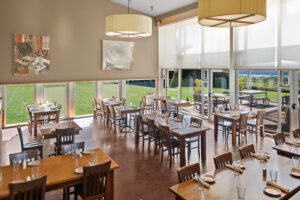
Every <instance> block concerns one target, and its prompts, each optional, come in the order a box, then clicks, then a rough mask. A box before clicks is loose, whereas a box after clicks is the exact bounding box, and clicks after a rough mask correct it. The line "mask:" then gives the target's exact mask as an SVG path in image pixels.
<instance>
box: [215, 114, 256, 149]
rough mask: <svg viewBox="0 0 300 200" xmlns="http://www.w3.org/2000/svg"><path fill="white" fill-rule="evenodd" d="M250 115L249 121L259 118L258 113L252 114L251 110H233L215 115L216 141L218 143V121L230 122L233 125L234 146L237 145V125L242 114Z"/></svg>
mask: <svg viewBox="0 0 300 200" xmlns="http://www.w3.org/2000/svg"><path fill="white" fill-rule="evenodd" d="M243 113H248V114H249V115H248V120H252V119H255V118H256V116H257V113H256V112H251V111H249V110H242V109H241V110H233V111H225V112H218V113H215V114H214V137H215V141H218V121H219V120H223V121H228V122H231V123H232V145H236V134H237V133H236V132H237V131H236V129H237V123H238V121H239V119H240V114H243Z"/></svg>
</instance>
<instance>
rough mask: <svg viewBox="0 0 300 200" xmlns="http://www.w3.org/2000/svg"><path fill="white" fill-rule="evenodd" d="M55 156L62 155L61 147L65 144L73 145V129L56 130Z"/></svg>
mask: <svg viewBox="0 0 300 200" xmlns="http://www.w3.org/2000/svg"><path fill="white" fill-rule="evenodd" d="M55 131H56V143H55V147H56V149H55V150H56V151H55V152H56V155H61V154H62V146H63V145H66V144H74V138H75V128H74V127H72V128H65V129H56V130H55Z"/></svg>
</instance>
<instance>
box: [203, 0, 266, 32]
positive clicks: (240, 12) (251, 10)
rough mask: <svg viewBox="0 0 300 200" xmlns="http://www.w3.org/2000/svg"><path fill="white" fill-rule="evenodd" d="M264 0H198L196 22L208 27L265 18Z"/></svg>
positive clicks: (239, 24)
mask: <svg viewBox="0 0 300 200" xmlns="http://www.w3.org/2000/svg"><path fill="white" fill-rule="evenodd" d="M266 7H267V6H266V0H198V22H199V24H201V25H203V26H209V27H238V26H246V25H250V24H255V23H258V22H261V21H264V20H265V19H266Z"/></svg>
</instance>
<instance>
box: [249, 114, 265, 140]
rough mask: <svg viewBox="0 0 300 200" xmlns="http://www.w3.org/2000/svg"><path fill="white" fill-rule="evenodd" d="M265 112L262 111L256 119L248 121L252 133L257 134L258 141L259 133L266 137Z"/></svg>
mask: <svg viewBox="0 0 300 200" xmlns="http://www.w3.org/2000/svg"><path fill="white" fill-rule="evenodd" d="M265 113H266V112H265V111H264V110H260V111H258V112H257V115H256V119H254V120H248V122H247V125H248V127H249V132H250V133H255V135H256V139H257V137H258V131H260V136H261V137H263V136H264V130H265V129H264V125H265V124H264V118H265Z"/></svg>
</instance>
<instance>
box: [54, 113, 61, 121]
mask: <svg viewBox="0 0 300 200" xmlns="http://www.w3.org/2000/svg"><path fill="white" fill-rule="evenodd" d="M59 114H60V112H57V113H56V114H55V121H56V123H58V122H59Z"/></svg>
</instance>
